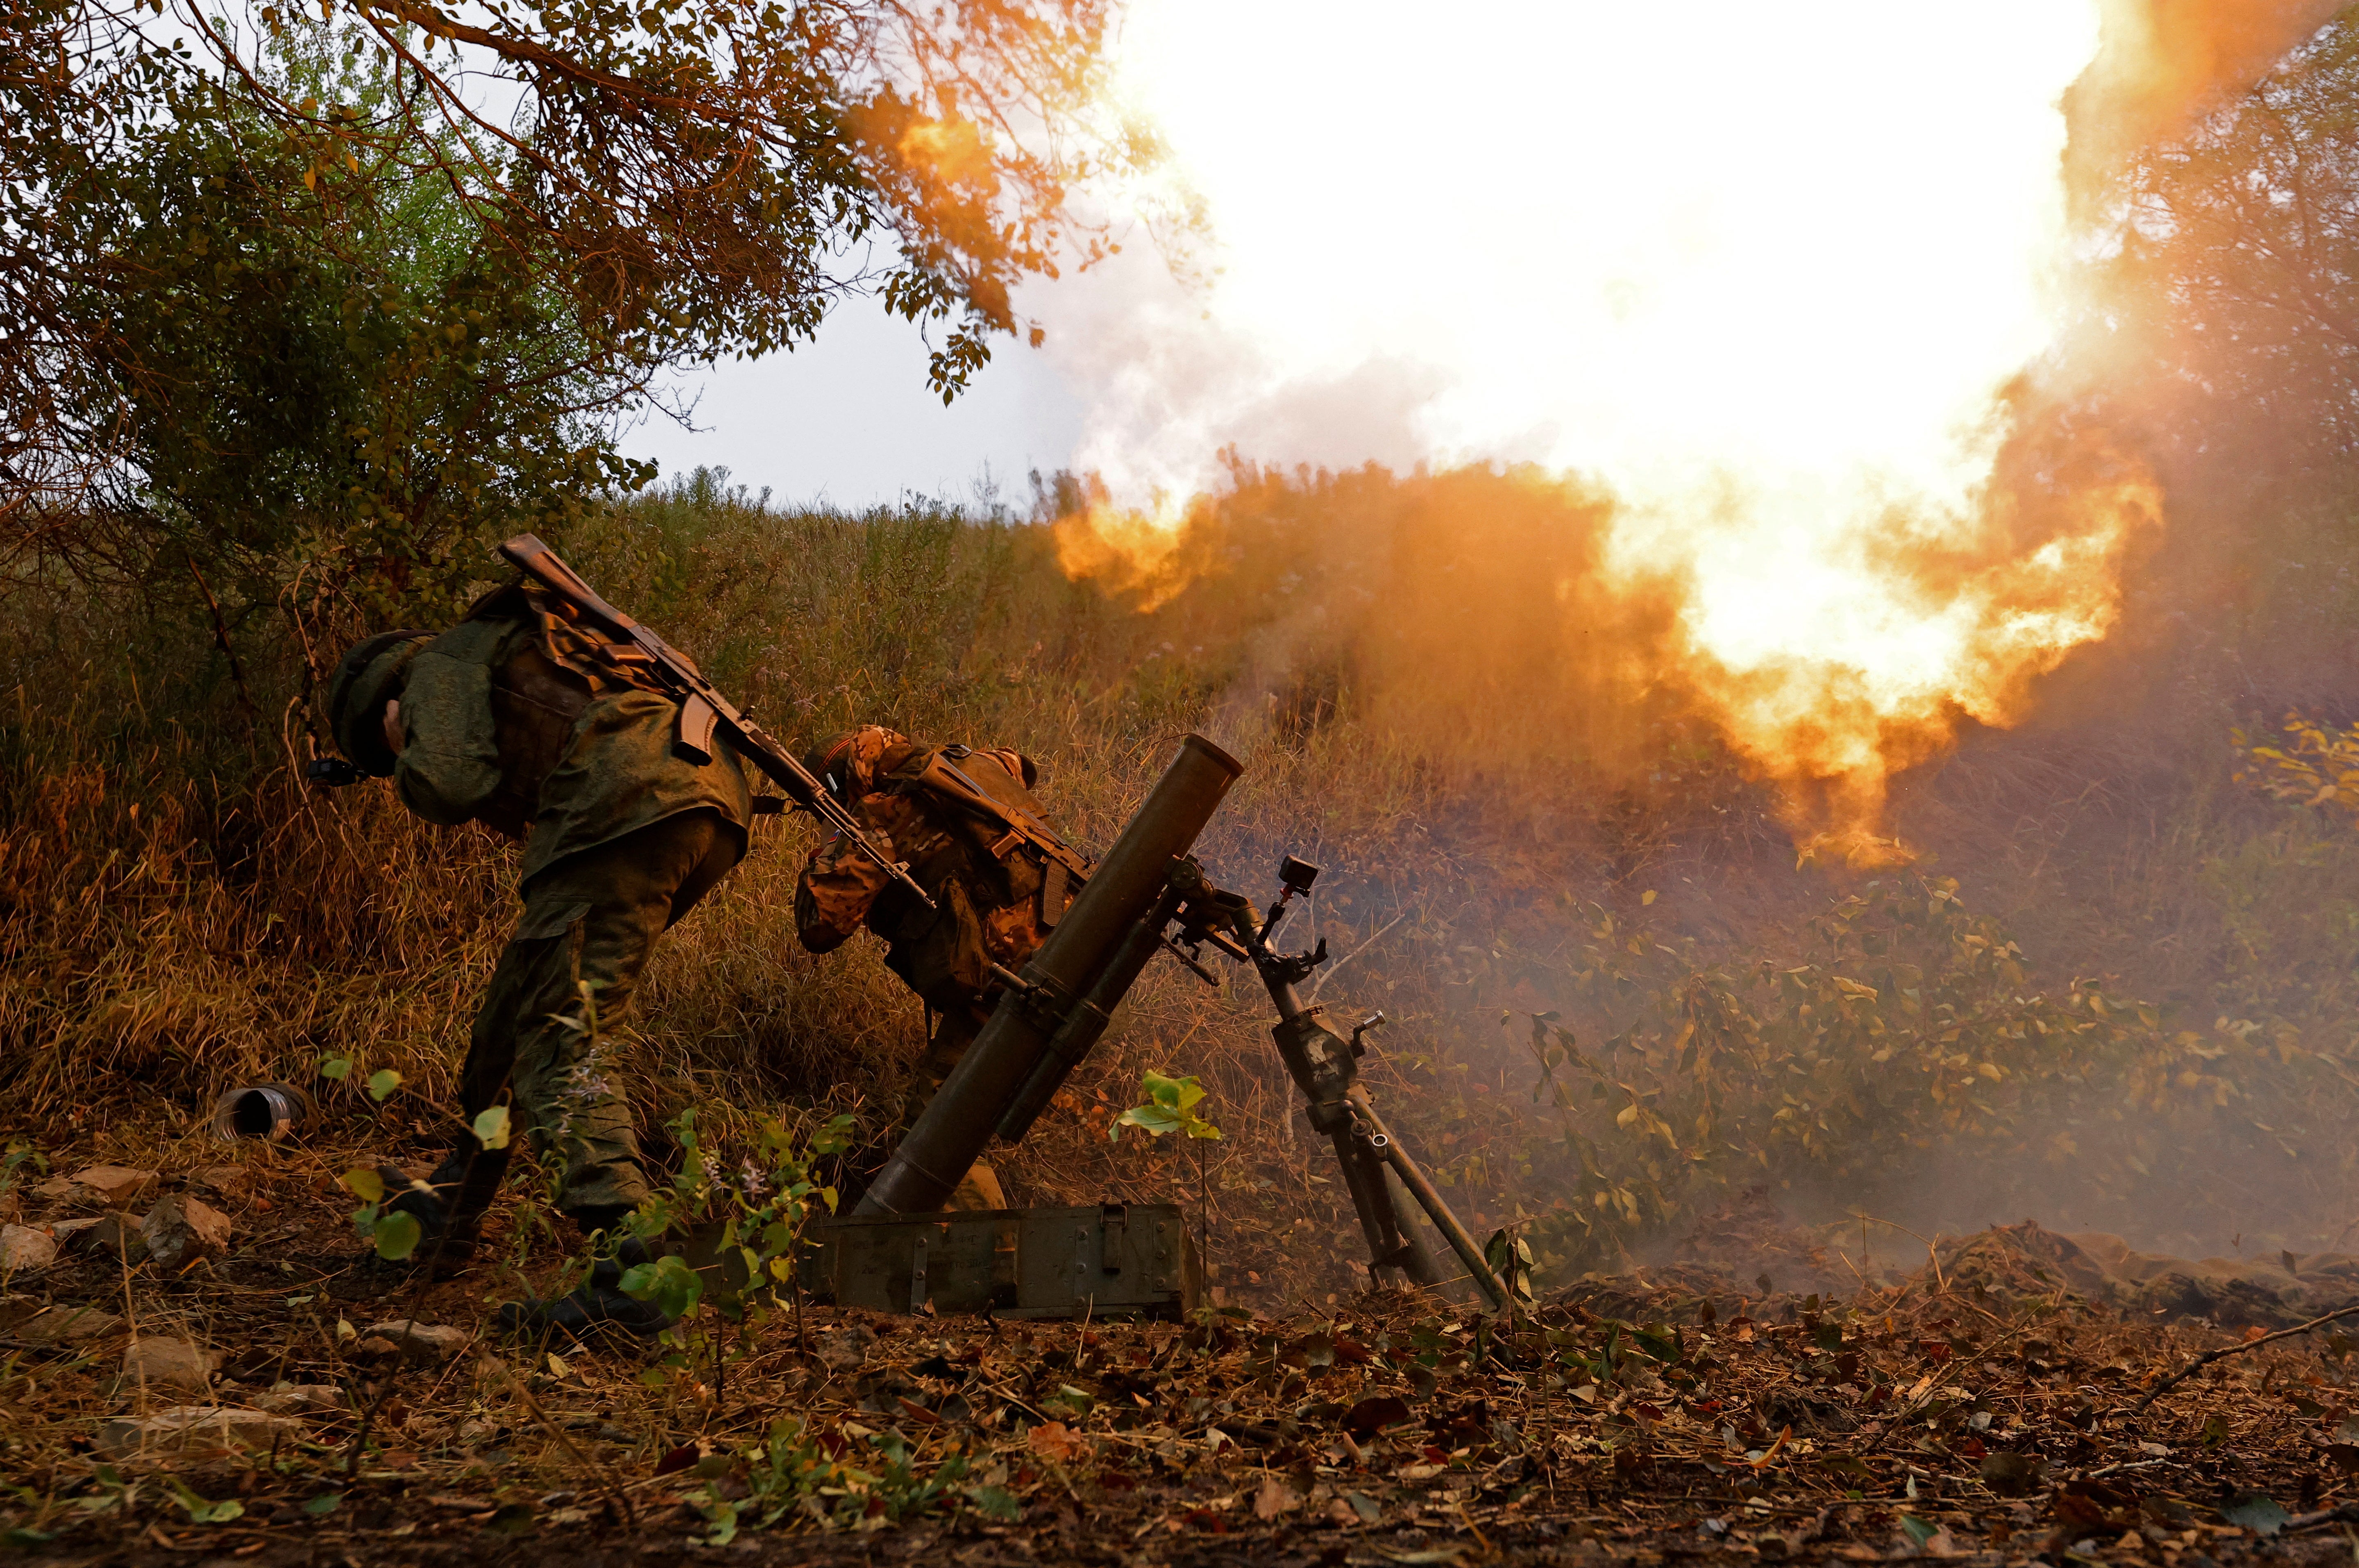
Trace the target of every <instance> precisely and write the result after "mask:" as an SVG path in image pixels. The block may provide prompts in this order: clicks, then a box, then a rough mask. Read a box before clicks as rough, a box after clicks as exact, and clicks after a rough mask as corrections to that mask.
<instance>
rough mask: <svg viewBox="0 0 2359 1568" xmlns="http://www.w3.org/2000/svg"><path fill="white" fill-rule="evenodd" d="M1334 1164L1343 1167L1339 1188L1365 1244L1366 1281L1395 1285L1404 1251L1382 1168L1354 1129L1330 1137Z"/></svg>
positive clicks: (1404, 1266)
mask: <svg viewBox="0 0 2359 1568" xmlns="http://www.w3.org/2000/svg"><path fill="white" fill-rule="evenodd" d="M1330 1136H1331V1138H1332V1140H1333V1142H1334V1145H1335V1161H1336V1163H1337V1164H1339V1165H1341V1166H1343V1185H1344V1187H1345V1188H1346V1189H1348V1190H1349V1191H1350V1192H1351V1194H1352V1207H1353V1209H1354V1210H1356V1211H1357V1212H1358V1214H1359V1216H1360V1234H1361V1235H1362V1236H1365V1237H1366V1238H1367V1242H1368V1279H1369V1280H1370V1281H1371V1282H1372V1283H1374V1284H1376V1285H1379V1286H1385V1287H1393V1286H1397V1285H1399V1284H1400V1283H1401V1282H1402V1278H1403V1275H1404V1274H1405V1272H1406V1270H1407V1268H1408V1249H1407V1247H1405V1246H1404V1245H1403V1243H1402V1240H1401V1232H1400V1224H1399V1221H1398V1219H1397V1217H1396V1215H1395V1214H1394V1213H1393V1201H1392V1194H1391V1193H1390V1192H1386V1191H1385V1165H1384V1161H1383V1160H1381V1159H1379V1158H1378V1157H1377V1155H1376V1153H1375V1150H1374V1149H1370V1148H1369V1147H1368V1146H1367V1143H1366V1141H1365V1140H1364V1138H1362V1137H1361V1134H1360V1131H1359V1129H1358V1128H1357V1127H1352V1126H1350V1125H1348V1124H1347V1125H1345V1126H1343V1127H1338V1128H1336V1129H1335V1131H1334V1132H1333V1133H1332V1134H1331V1135H1330Z"/></svg>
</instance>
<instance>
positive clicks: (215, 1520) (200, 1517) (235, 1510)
mask: <svg viewBox="0 0 2359 1568" xmlns="http://www.w3.org/2000/svg"><path fill="white" fill-rule="evenodd" d="M164 1484H165V1485H166V1486H169V1487H170V1488H171V1490H172V1496H173V1497H174V1498H175V1499H176V1500H177V1501H178V1502H179V1505H180V1507H181V1508H184V1509H186V1510H187V1512H188V1515H189V1519H190V1523H192V1524H227V1523H228V1522H229V1521H230V1520H232V1519H237V1518H240V1517H241V1516H243V1515H244V1514H245V1504H244V1503H241V1502H239V1501H238V1500H237V1499H236V1498H235V1497H227V1498H224V1499H223V1500H222V1501H220V1502H218V1503H215V1502H209V1501H207V1500H206V1499H205V1498H203V1497H199V1496H198V1495H197V1494H196V1493H194V1492H192V1491H190V1489H189V1487H188V1486H187V1485H186V1484H185V1483H183V1482H181V1481H179V1479H177V1478H169V1477H168V1478H167V1479H166V1481H165V1483H164Z"/></svg>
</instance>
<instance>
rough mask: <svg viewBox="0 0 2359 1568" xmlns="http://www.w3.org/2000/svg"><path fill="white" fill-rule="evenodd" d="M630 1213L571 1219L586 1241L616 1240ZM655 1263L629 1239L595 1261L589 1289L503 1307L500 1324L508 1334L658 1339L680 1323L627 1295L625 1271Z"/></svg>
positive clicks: (592, 1213) (592, 1212)
mask: <svg viewBox="0 0 2359 1568" xmlns="http://www.w3.org/2000/svg"><path fill="white" fill-rule="evenodd" d="M627 1213H629V1211H628V1210H625V1209H613V1210H609V1209H581V1210H576V1211H575V1212H574V1214H573V1216H572V1217H573V1222H574V1224H575V1225H578V1226H579V1227H580V1228H581V1230H582V1233H583V1234H584V1235H585V1236H590V1237H592V1238H594V1237H595V1236H597V1235H598V1234H599V1233H600V1232H603V1233H605V1234H606V1235H608V1236H614V1235H616V1234H617V1233H618V1232H619V1231H620V1230H621V1227H622V1223H623V1216H624V1215H625V1214H627ZM653 1261H655V1253H654V1252H653V1251H652V1250H651V1249H650V1248H649V1247H648V1246H647V1243H646V1242H644V1241H641V1240H640V1239H639V1238H638V1237H637V1236H623V1237H622V1238H621V1239H620V1240H619V1241H617V1242H616V1243H615V1245H614V1252H613V1253H612V1254H611V1255H609V1256H607V1257H603V1258H595V1259H593V1260H592V1263H591V1265H590V1282H589V1283H588V1284H586V1285H584V1286H582V1288H581V1289H580V1290H575V1291H573V1292H572V1293H571V1294H570V1295H564V1296H558V1297H554V1298H542V1297H527V1298H526V1299H525V1300H523V1301H509V1302H507V1303H506V1305H504V1306H502V1307H501V1308H500V1311H499V1325H500V1327H501V1329H502V1330H503V1331H505V1332H506V1333H508V1334H544V1335H545V1334H550V1333H553V1332H556V1331H560V1330H561V1331H563V1332H564V1333H566V1334H571V1335H572V1336H573V1337H574V1338H576V1339H587V1338H589V1337H591V1335H592V1334H594V1333H596V1332H597V1331H598V1330H601V1329H612V1330H615V1331H618V1332H620V1333H623V1334H629V1335H631V1336H632V1337H634V1338H636V1339H653V1338H654V1337H655V1336H656V1335H658V1334H661V1333H663V1331H664V1330H666V1329H668V1328H669V1327H671V1325H672V1324H673V1323H677V1322H678V1321H679V1320H678V1319H677V1318H674V1317H673V1316H672V1315H671V1314H670V1313H669V1312H665V1311H664V1310H663V1309H662V1308H660V1307H658V1306H657V1305H656V1304H655V1303H653V1302H652V1301H640V1300H639V1299H638V1298H636V1296H630V1295H625V1293H624V1291H623V1289H622V1281H623V1275H624V1274H625V1272H626V1271H628V1270H630V1269H635V1268H637V1267H638V1266H639V1265H640V1264H643V1263H652V1262H653Z"/></svg>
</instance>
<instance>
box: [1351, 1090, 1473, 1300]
mask: <svg viewBox="0 0 2359 1568" xmlns="http://www.w3.org/2000/svg"><path fill="white" fill-rule="evenodd" d="M1349 1098H1350V1100H1351V1102H1352V1108H1353V1110H1354V1111H1356V1112H1357V1113H1359V1119H1360V1125H1361V1127H1363V1128H1364V1130H1365V1134H1366V1137H1367V1140H1368V1143H1369V1145H1370V1147H1371V1148H1372V1149H1374V1150H1375V1153H1376V1154H1377V1155H1378V1156H1379V1157H1380V1158H1382V1159H1383V1160H1384V1161H1385V1163H1386V1164H1387V1165H1389V1166H1391V1167H1392V1171H1393V1174H1395V1175H1396V1176H1398V1177H1399V1178H1400V1183H1401V1185H1402V1186H1404V1187H1406V1188H1408V1191H1409V1196H1411V1197H1413V1198H1415V1199H1416V1200H1417V1202H1418V1206H1419V1208H1421V1209H1423V1210H1424V1211H1425V1214H1426V1217H1427V1218H1428V1219H1430V1220H1431V1221H1432V1222H1433V1228H1434V1229H1436V1230H1438V1231H1440V1233H1441V1238H1442V1239H1443V1240H1444V1241H1447V1242H1448V1243H1450V1250H1451V1251H1452V1252H1454V1253H1456V1254H1458V1260H1459V1261H1460V1262H1461V1263H1463V1264H1464V1265H1466V1272H1467V1273H1469V1274H1471V1275H1473V1277H1474V1283H1475V1284H1476V1285H1477V1286H1479V1287H1481V1289H1482V1291H1483V1294H1484V1295H1485V1296H1486V1297H1488V1298H1489V1299H1490V1302H1491V1307H1492V1310H1493V1311H1495V1312H1496V1311H1500V1310H1502V1309H1504V1308H1505V1307H1506V1304H1507V1288H1506V1286H1505V1285H1503V1284H1501V1283H1500V1282H1499V1277H1498V1276H1497V1275H1495V1274H1494V1273H1492V1272H1491V1265H1490V1263H1489V1261H1488V1260H1487V1259H1485V1258H1484V1256H1483V1248H1482V1247H1481V1246H1480V1245H1479V1244H1477V1243H1476V1241H1475V1240H1474V1237H1473V1234H1472V1233H1470V1232H1469V1231H1468V1230H1467V1228H1466V1226H1465V1225H1462V1223H1460V1221H1459V1218H1458V1216H1457V1215H1456V1214H1452V1213H1451V1210H1450V1205H1449V1204H1448V1203H1445V1202H1444V1201H1443V1200H1442V1196H1441V1193H1440V1190H1438V1189H1437V1188H1436V1187H1435V1186H1434V1184H1433V1181H1432V1179H1431V1178H1430V1177H1429V1176H1427V1175H1426V1173H1425V1172H1424V1171H1422V1170H1420V1169H1419V1167H1418V1163H1417V1161H1416V1160H1413V1159H1411V1158H1410V1157H1409V1152H1408V1149H1405V1148H1403V1147H1402V1146H1401V1141H1400V1139H1398V1138H1395V1137H1394V1136H1393V1135H1392V1132H1391V1130H1390V1129H1389V1128H1387V1127H1386V1126H1385V1123H1384V1118H1383V1117H1381V1116H1377V1115H1376V1107H1375V1105H1373V1104H1371V1103H1370V1102H1369V1100H1368V1092H1367V1091H1366V1090H1365V1089H1363V1088H1361V1087H1360V1086H1359V1085H1358V1084H1356V1083H1354V1084H1353V1085H1352V1088H1351V1090H1350V1094H1349Z"/></svg>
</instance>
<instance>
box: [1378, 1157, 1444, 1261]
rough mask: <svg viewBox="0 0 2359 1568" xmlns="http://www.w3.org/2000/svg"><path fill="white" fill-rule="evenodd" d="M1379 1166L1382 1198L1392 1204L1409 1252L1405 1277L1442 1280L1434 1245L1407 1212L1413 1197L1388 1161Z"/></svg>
mask: <svg viewBox="0 0 2359 1568" xmlns="http://www.w3.org/2000/svg"><path fill="white" fill-rule="evenodd" d="M1369 1152H1371V1153H1374V1152H1375V1151H1374V1150H1373V1149H1372V1150H1370V1151H1369ZM1379 1158H1380V1159H1381V1157H1379ZM1380 1169H1381V1170H1382V1171H1384V1173H1385V1199H1386V1202H1387V1203H1391V1204H1392V1208H1393V1215H1394V1218H1395V1219H1396V1220H1397V1222H1398V1225H1399V1228H1400V1236H1401V1245H1402V1246H1403V1247H1405V1248H1407V1249H1408V1277H1409V1278H1410V1279H1414V1280H1416V1281H1417V1282H1418V1283H1419V1284H1420V1285H1440V1284H1441V1283H1442V1282H1443V1279H1442V1273H1441V1261H1440V1259H1439V1258H1435V1257H1434V1256H1433V1248H1431V1247H1428V1246H1427V1245H1426V1244H1425V1233H1424V1232H1422V1231H1420V1230H1419V1229H1418V1228H1417V1216H1416V1215H1415V1214H1411V1213H1410V1212H1409V1205H1410V1204H1411V1203H1414V1202H1415V1201H1416V1200H1414V1199H1412V1198H1411V1197H1410V1196H1409V1195H1408V1188H1406V1187H1404V1186H1402V1185H1401V1179H1400V1176H1399V1174H1398V1173H1397V1172H1396V1171H1394V1170H1393V1168H1392V1166H1391V1165H1390V1164H1388V1163H1387V1164H1381V1165H1380Z"/></svg>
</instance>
